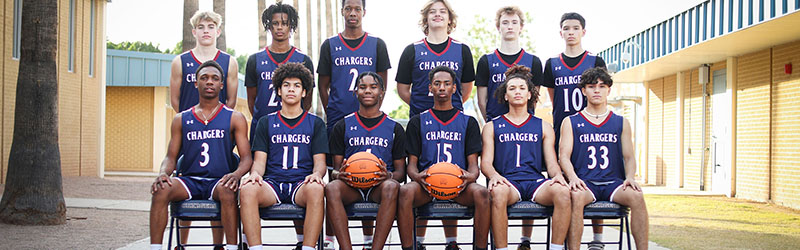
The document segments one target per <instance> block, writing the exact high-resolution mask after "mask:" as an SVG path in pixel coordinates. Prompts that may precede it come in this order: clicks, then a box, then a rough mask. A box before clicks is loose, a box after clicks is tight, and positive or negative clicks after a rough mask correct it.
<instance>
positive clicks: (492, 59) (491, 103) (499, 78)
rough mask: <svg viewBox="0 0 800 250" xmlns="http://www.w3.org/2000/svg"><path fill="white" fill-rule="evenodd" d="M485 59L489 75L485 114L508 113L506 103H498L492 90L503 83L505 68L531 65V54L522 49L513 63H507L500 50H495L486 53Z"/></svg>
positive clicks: (488, 115) (497, 114)
mask: <svg viewBox="0 0 800 250" xmlns="http://www.w3.org/2000/svg"><path fill="white" fill-rule="evenodd" d="M486 60H487V62H488V63H489V76H490V77H489V82H488V84H487V96H488V98H487V99H486V116H487V117H488V118H489V119H492V118H494V117H497V116H500V115H503V114H505V113H508V104H500V103H498V102H497V98H495V97H494V92H495V91H496V90H497V87H500V84H503V82H504V81H505V80H506V74H505V73H506V70H508V68H511V67H512V66H514V65H523V66H525V67H528V68H531V67H533V65H532V63H533V55H532V54H528V53H527V52H525V50H524V49H523V50H522V51H521V52H520V53H519V56H517V59H516V60H514V63H512V64H508V63H507V62H506V61H503V58H502V57H501V56H500V51H498V50H495V51H494V52H493V53H489V54H486ZM532 70H533V69H532ZM535 70H539V69H535ZM531 113H533V112H531Z"/></svg>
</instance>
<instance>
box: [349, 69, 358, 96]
mask: <svg viewBox="0 0 800 250" xmlns="http://www.w3.org/2000/svg"><path fill="white" fill-rule="evenodd" d="M350 74H352V75H353V79H352V80H350V89H349V90H350V92H353V91H356V87H357V86H356V78H357V77H358V70H357V69H355V68H352V69H350Z"/></svg>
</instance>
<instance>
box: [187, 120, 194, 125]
mask: <svg viewBox="0 0 800 250" xmlns="http://www.w3.org/2000/svg"><path fill="white" fill-rule="evenodd" d="M186 124H194V121H192V120H188V121H186Z"/></svg>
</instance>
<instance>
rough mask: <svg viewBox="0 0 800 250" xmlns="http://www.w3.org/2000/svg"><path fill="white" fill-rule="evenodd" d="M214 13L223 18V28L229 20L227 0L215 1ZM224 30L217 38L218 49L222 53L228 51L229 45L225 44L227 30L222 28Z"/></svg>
mask: <svg viewBox="0 0 800 250" xmlns="http://www.w3.org/2000/svg"><path fill="white" fill-rule="evenodd" d="M214 12H216V13H217V14H219V15H220V16H222V23H223V26H224V24H225V22H226V21H228V20H227V19H225V0H214ZM221 28H222V30H221V32H220V34H219V37H217V48H218V49H219V50H222V51H228V45H227V44H226V43H225V30H226V29H225V28H224V27H221Z"/></svg>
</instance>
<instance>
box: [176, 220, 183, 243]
mask: <svg viewBox="0 0 800 250" xmlns="http://www.w3.org/2000/svg"><path fill="white" fill-rule="evenodd" d="M175 224H176V225H177V226H176V227H175V230H176V231H177V232H176V233H175V245H176V246H178V249H182V248H183V245H182V244H181V220H180V219H178V218H176V219H175Z"/></svg>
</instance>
